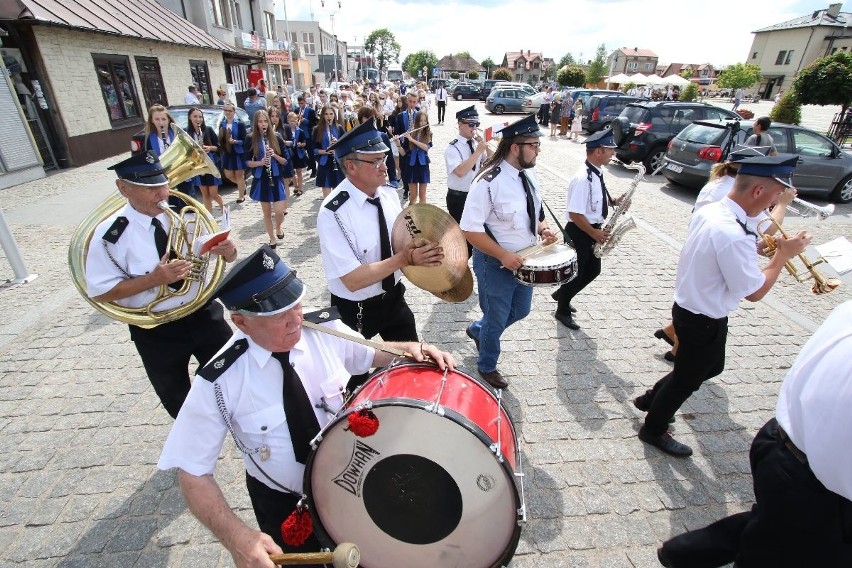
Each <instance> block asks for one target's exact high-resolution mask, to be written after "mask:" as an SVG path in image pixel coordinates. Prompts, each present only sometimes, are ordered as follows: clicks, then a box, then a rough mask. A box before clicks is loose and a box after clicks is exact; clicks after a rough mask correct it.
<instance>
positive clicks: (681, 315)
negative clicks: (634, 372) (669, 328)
mask: <svg viewBox="0 0 852 568" xmlns="http://www.w3.org/2000/svg"><path fill="white" fill-rule="evenodd" d="M672 322H673V323H674V328H675V332H676V333H677V338H678V340H679V341H680V345H679V346H678V349H677V355H676V356H675V363H674V369H672V371H671V372H670V373H669V374H667V375H666V376H665V377H663V378H662V379H660V380H659V381H657V384H655V385H654V388H653V389H651V390H650V391H648V392H646V393H645V394H644V395H642V398H643V399H644V402H646V403H650V405H649V406H650V410H648V414H647V416H645V429H646V430H648V431H649V433H651V434H653V435H655V436H658V435H661V434H663V433H664V432H666V431H667V430H668V427H669V420H670V419H671V418H672V416H674V414H675V412H677V410H678V409H679V408H680V407H681V405H683V403H684V402H686V399H688V398H689V397H690V395H691V394H692V393H694V392H695V391H697V390H698V388H699V387H700V386H701V383H703V382H704V381H706V380H708V379H711V378H713V377H715V376H716V375H718V374H720V373H721V372H722V371H723V370H724V369H725V341H726V339H727V337H728V318H727V317H724V318H720V319H713V318H710V317H707V316H705V315H701V314H694V313H692V312H690V311H689V310H685V309H683V308H681V307H680V306H678V305H677V303H675V304H674V305H673V306H672Z"/></svg>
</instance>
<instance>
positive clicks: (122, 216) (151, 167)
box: [86, 152, 237, 418]
mask: <svg viewBox="0 0 852 568" xmlns="http://www.w3.org/2000/svg"><path fill="white" fill-rule="evenodd" d="M109 169H111V170H114V171H115V173H116V175H117V176H118V179H117V180H116V186H117V187H118V191H119V192H121V194H122V195H123V196H124V197H126V198H127V201H128V203H127V205H126V206H125V207H124V209H123V210H121V211H119V212H118V213H116V214H115V215H114V216H113V217H111V218H109V219H106V220H105V221H103V222H102V223H101V224H100V225H98V227H97V229H95V232H94V236H95V238H100V239H101V241H102V242H101V243H98V242H94V241H93V242H92V246H90V247H89V251H88V255H87V257H86V286H87V290H88V294H89V296H90V297H91V298H92V299H93V300H95V301H97V302H115V303H117V304H120V305H122V306H126V307H130V308H138V307H142V306H146V305H148V304H150V303H151V302H152V301H153V300H154V299H156V298H157V295H158V291H159V289H160V287H161V286H164V285H171V284H178V283H180V282H181V281H182V280H183V279H184V278H185V277H186V276H187V274H189V269H190V263H189V262H188V261H186V260H174V261H172V262H169V256H170V252H171V251H167V250H166V248H167V239H168V237H167V235H168V233H169V231H170V229H171V219H170V217H169V216H168V215H166V214H165V213H164V212H163V210H162V209H160V207H159V206H158V204H159V203H160V202H161V201H163V200H165V199H166V198H167V197H168V192H169V187H168V179H167V178H166V176H165V174H164V172H163V168H162V166H161V165H160V162H159V161H158V160H157V158H156V157H154V156H153V154H151V153H147V152H146V153H145V154H140V155H138V156H132V157H130V158H128V159H126V160H124V161H122V162H119V163H117V164H115V165H114V166H111V167H110V168H109ZM211 253H212V254H218V255H222V256H223V257H224V258H225V260H227V261H228V262H233V261H234V260H235V259H236V258H237V249H236V247H235V246H234V242H233V241H232V240H231V239H226V240H224V241H222V242H221V243H219V244H217V245H216V246H214V247H213V249H212V250H211ZM190 293H192V291H190ZM196 293H197V289H196ZM193 298H194V295H193V296H191V297H186V296H175V297H173V298H171V299H169V300H166V301H165V302H163V303H162V306H160V308H161V309H170V308H174V307H177V306H179V305H181V304H184V303H187V302H190V301H192V299H193ZM129 327H130V339H132V340H133V343H134V345H135V346H136V350H137V351H138V352H139V356H140V357H141V358H142V364H143V365H144V366H145V371H146V373H147V374H148V379H149V380H150V381H151V385H152V386H153V387H154V390H155V391H156V393H157V396H159V397H160V401H161V402H162V403H163V407H164V408H165V409H166V411H167V412H168V413H169V414H170V415H171V416H172V418H174V417H175V416H177V414H178V411H179V410H180V407H181V405H182V404H183V401H184V399H185V398H186V394H187V393H188V392H189V384H190V383H189V371H188V365H189V359H190V357H193V356H194V357H195V359H196V360H197V361H198V362H199V363H200V364H202V365H203V364H204V363H206V362H207V361H208V360H209V359H210V358H211V357H212V356H213V355H214V354H215V353H216V352H217V351H218V350H219V349H220V348H221V347H222V345H224V343H225V342H226V341H227V340H228V337H230V335H231V328H230V327H228V324H227V323H225V320H224V318H223V317H222V306H221V305H219V304H217V303H216V302H213V301H211V302H208V303H207V304H206V305H205V306H204V307H203V308H201V309H199V310H197V311H195V312H193V313H192V314H190V315H188V316H186V317H183V318H181V319H179V320H176V321H173V322H169V323H164V324H160V325H158V326H156V327H154V328H150V329H145V328H141V327H138V326H135V325H130V326H129Z"/></svg>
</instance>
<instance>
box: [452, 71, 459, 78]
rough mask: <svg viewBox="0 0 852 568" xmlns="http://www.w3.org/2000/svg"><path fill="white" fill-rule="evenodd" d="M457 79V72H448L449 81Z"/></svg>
mask: <svg viewBox="0 0 852 568" xmlns="http://www.w3.org/2000/svg"><path fill="white" fill-rule="evenodd" d="M458 78H459V72H458V71H451V72H450V79H458Z"/></svg>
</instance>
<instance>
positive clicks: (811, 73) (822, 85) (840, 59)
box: [782, 51, 852, 115]
mask: <svg viewBox="0 0 852 568" xmlns="http://www.w3.org/2000/svg"><path fill="white" fill-rule="evenodd" d="M793 88H794V89H795V91H796V97H797V98H798V100H799V102H800V103H801V104H806V105H840V106H841V107H842V110H841V115H845V114H846V111H847V110H848V109H849V106H850V104H852V55H850V54H849V53H846V52H842V51H841V52H838V53H835V54H834V55H829V56H828V57H822V58H820V59H817V60H816V61H814V62H813V63H811V64H810V65H808V66H807V67H806V68H804V69H802V70H801V71H800V72H799V75H798V76H797V77H796V80H795V81H794V82H793ZM787 94H790V91H787ZM782 100H783V97H782Z"/></svg>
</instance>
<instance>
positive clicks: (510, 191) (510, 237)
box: [460, 160, 541, 252]
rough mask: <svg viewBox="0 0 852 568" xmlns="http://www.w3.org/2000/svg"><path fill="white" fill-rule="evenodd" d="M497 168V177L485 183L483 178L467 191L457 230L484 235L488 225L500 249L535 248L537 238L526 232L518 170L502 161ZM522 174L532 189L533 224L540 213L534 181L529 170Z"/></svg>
mask: <svg viewBox="0 0 852 568" xmlns="http://www.w3.org/2000/svg"><path fill="white" fill-rule="evenodd" d="M499 168H500V173H499V174H497V175H496V176H495V177H494V179H492V180H491V181H488V180H487V179H486V177H487V175H486V176H485V177H481V178H479V180H478V181H476V182H475V183H474V184H473V186H472V187H471V188H470V192H469V193H468V196H467V201H466V202H465V206H464V213H462V218H461V223H460V226H461V229H462V230H463V231H471V232H474V233H484V232H485V226H486V225H488V229H489V230H490V231H491V234H493V235H494V238H495V239H496V240H497V243H498V244H499V245H500V246H501V247H503V248H504V249H506V250H508V251H510V252H517V251H519V250H521V249H524V248H527V247H531V246H533V245H534V244H536V243H537V242H538V236H537V235H536V234H535V233H534V232H532V231H530V218H529V214H528V213H527V199H526V195H525V193H524V186H523V183H522V182H521V178H520V177H519V175H518V174H519V173H520V170H518V169H517V168H515V167H513V166H511V165H510V164H509V162H507V161H506V160H503V161H502V162H501V163H500V165H499ZM524 173H525V174H526V176H527V178H528V179H529V180H530V184H531V185H532V189H533V192H532V193H533V203H534V204H535V215H536V220H537V219H538V216H539V213H540V211H541V197H539V196H540V192H539V190H538V187H539V185H538V179H537V178H536V175H535V170H533V169H528V170H524Z"/></svg>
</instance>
